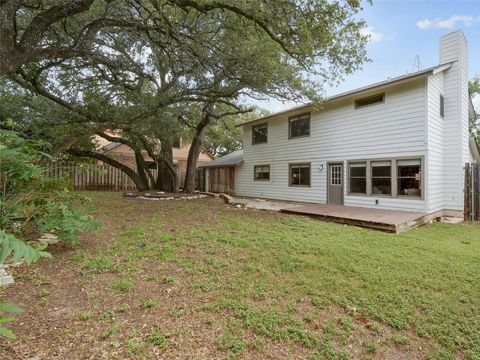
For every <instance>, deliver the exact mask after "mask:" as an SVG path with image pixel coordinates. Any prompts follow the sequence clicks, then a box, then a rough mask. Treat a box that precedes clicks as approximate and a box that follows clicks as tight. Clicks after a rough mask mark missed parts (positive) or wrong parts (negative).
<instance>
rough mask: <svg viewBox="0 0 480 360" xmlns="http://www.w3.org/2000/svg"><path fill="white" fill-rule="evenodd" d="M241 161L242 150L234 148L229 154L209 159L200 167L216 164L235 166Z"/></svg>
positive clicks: (214, 165)
mask: <svg viewBox="0 0 480 360" xmlns="http://www.w3.org/2000/svg"><path fill="white" fill-rule="evenodd" d="M242 161H243V150H236V151H234V152H231V153H230V154H227V155H224V156H222V157H219V158H218V159H215V160H212V161H209V162H208V163H206V164H205V165H203V166H202V167H216V166H235V165H238V164H240V163H241V162H242Z"/></svg>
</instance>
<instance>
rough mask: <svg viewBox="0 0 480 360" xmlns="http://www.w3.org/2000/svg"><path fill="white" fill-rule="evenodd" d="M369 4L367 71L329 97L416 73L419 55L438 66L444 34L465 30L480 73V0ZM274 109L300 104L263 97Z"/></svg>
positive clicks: (474, 70)
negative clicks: (417, 56) (416, 59)
mask: <svg viewBox="0 0 480 360" xmlns="http://www.w3.org/2000/svg"><path fill="white" fill-rule="evenodd" d="M373 1H374V2H373V5H371V4H369V3H367V2H364V3H363V11H361V13H360V14H359V15H360V17H361V18H363V19H365V20H366V22H367V26H368V27H367V28H365V29H364V31H365V32H368V33H369V34H370V35H371V38H370V42H369V44H368V45H367V51H368V57H369V58H370V59H371V60H372V62H370V63H366V64H364V66H363V69H362V70H359V71H357V72H356V73H354V74H352V75H350V76H348V77H346V78H345V80H344V81H343V83H342V84H340V85H339V86H338V87H336V88H329V89H326V95H327V96H330V95H334V94H337V93H340V92H344V91H347V90H352V89H355V88H358V87H361V86H365V85H368V84H371V83H375V82H378V81H383V80H385V79H387V78H388V77H394V76H399V75H403V74H406V73H407V72H411V71H412V66H413V63H414V60H415V56H416V55H419V57H420V61H421V65H422V68H423V69H425V68H428V67H430V66H434V65H437V64H438V61H439V60H438V52H439V49H438V47H439V38H440V36H442V35H444V34H447V33H449V32H452V31H454V30H457V29H461V30H462V31H463V32H464V33H465V36H466V38H467V41H468V45H469V78H472V77H474V76H476V75H480V0H465V1H462V0H443V1H442V0H441V1H438V0H424V1H419V0H410V1H408V0H377V1H375V0H373ZM256 104H257V105H258V106H260V107H263V108H266V109H268V110H270V111H274V112H275V111H280V110H283V109H286V108H288V107H291V106H293V105H295V104H292V103H286V104H283V103H281V102H278V101H259V102H256Z"/></svg>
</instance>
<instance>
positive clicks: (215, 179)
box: [208, 166, 235, 195]
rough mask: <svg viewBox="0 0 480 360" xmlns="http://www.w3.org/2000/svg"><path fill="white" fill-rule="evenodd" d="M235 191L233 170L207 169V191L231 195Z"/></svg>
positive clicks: (232, 168)
mask: <svg viewBox="0 0 480 360" xmlns="http://www.w3.org/2000/svg"><path fill="white" fill-rule="evenodd" d="M234 190H235V168H234V167H233V166H226V167H210V168H208V191H210V192H214V193H225V194H230V195H232V194H233V193H234Z"/></svg>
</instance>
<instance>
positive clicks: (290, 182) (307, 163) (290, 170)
mask: <svg viewBox="0 0 480 360" xmlns="http://www.w3.org/2000/svg"><path fill="white" fill-rule="evenodd" d="M307 165H308V168H309V169H310V173H309V179H308V185H301V184H300V185H296V184H292V167H296V166H307ZM288 186H289V187H300V188H302V187H304V188H309V187H312V163H310V162H300V163H289V164H288Z"/></svg>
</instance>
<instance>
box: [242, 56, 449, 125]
mask: <svg viewBox="0 0 480 360" xmlns="http://www.w3.org/2000/svg"><path fill="white" fill-rule="evenodd" d="M451 66H452V63H451V62H450V63H447V64H443V65H437V66H434V67H431V68H428V69H425V70H421V71H419V72H417V73H414V74H408V75H403V76H398V77H396V78H393V79H389V80H385V81H381V82H378V83H374V84H371V85H367V86H364V87H361V88H358V89H354V90H351V91H347V92H343V93H340V94H338V95H334V96H331V97H327V98H326V99H325V100H324V101H323V102H322V103H327V102H330V101H334V100H340V99H343V98H346V97H349V96H354V95H358V94H359V93H362V92H366V91H372V90H378V89H382V88H386V87H389V86H392V85H398V84H399V83H404V82H410V81H413V80H416V79H419V78H422V77H426V76H428V75H434V74H437V73H439V72H442V71H445V70H447V69H449V68H450V67H451ZM311 106H313V103H308V104H305V105H300V106H296V107H293V108H290V109H287V110H284V111H279V112H276V113H273V114H268V115H265V116H262V117H259V118H256V119H254V120H250V121H246V122H243V123H241V124H238V125H236V127H240V126H244V125H248V124H251V123H254V122H258V121H262V120H266V119H270V118H272V117H275V116H279V115H285V114H288V113H291V112H295V111H299V110H304V109H307V108H309V107H311Z"/></svg>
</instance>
